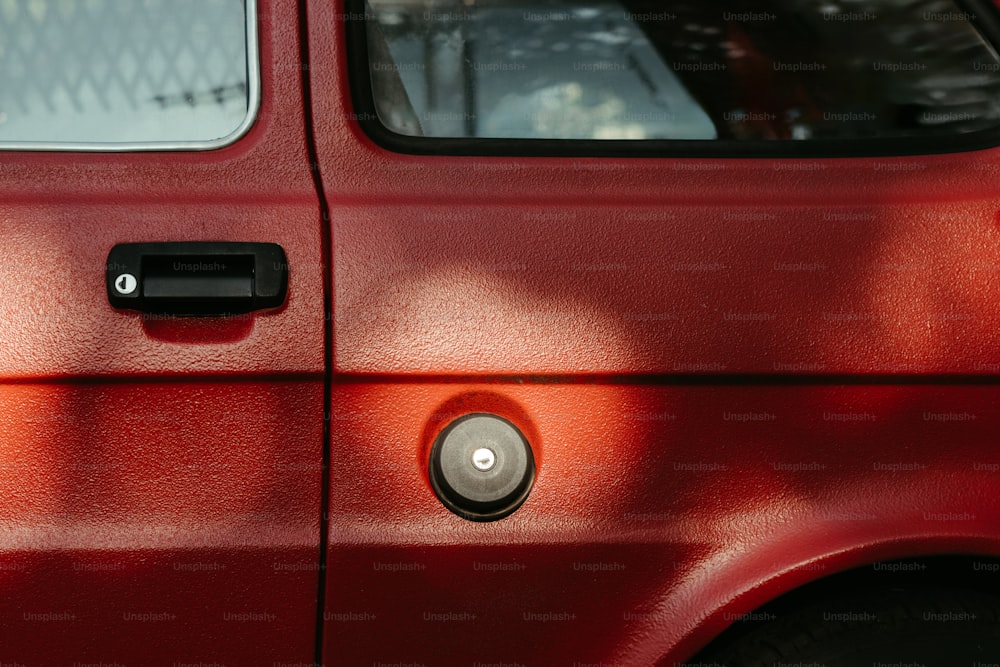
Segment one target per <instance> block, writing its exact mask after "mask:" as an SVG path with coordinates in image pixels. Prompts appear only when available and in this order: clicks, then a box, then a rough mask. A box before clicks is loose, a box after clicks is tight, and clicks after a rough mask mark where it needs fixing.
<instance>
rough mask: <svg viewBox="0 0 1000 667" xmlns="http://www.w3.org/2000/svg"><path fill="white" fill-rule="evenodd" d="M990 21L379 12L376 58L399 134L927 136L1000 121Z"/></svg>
mask: <svg viewBox="0 0 1000 667" xmlns="http://www.w3.org/2000/svg"><path fill="white" fill-rule="evenodd" d="M984 18H985V17H980V16H976V15H975V14H974V13H972V12H969V11H965V10H963V9H962V8H961V7H960V6H959V5H958V4H956V3H954V2H951V1H948V0H931V1H926V0H870V1H851V2H846V1H845V2H837V1H835V0H784V1H779V2H770V3H756V4H755V3H744V2H738V1H729V0H712V1H703V0H698V1H697V2H695V1H689V2H670V3H654V2H649V1H648V0H639V1H634V0H622V1H606V0H580V1H574V2H568V1H553V2H544V1H539V0H533V1H531V2H516V1H510V0H485V1H476V2H435V3H430V4H427V3H425V2H422V1H419V2H418V1H413V0H372V4H371V12H370V18H369V31H368V44H369V48H368V53H369V57H370V63H369V66H370V70H371V74H372V82H373V94H374V98H375V99H374V102H375V107H376V110H377V113H378V116H379V119H380V121H381V122H382V123H383V124H384V125H385V126H386V127H387V128H388V129H390V130H392V131H393V132H396V133H399V134H406V135H417V134H422V135H426V136H431V137H465V138H468V137H476V138H506V139H587V140H606V139H660V140H809V139H826V140H841V139H868V138H889V137H923V136H931V135H954V134H963V133H972V132H976V131H980V130H985V129H989V128H993V127H994V126H996V125H997V124H998V121H1000V60H998V58H997V54H996V52H995V50H994V49H993V47H992V46H990V44H989V43H988V42H987V41H986V39H984V37H983V36H982V34H981V31H980V26H981V24H982V23H983V19H984ZM382 40H384V48H379V47H378V46H377V45H375V44H376V42H379V41H382ZM386 72H390V73H391V74H392V76H393V77H398V81H399V82H400V83H401V85H402V89H403V91H404V92H405V95H401V94H400V91H399V90H398V89H394V88H393V86H392V85H390V83H389V82H390V78H389V77H387V76H385V73H386ZM406 106H408V107H409V109H411V110H412V113H402V112H401V111H400V108H401V107H406ZM404 111H405V109H404ZM400 118H408V119H411V122H400V120H399V119H400ZM412 119H415V120H416V121H417V123H418V124H415V123H413V122H412Z"/></svg>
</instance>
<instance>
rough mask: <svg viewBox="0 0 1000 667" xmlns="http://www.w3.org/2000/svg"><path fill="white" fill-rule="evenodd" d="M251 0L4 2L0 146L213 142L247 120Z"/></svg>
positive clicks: (0, 13) (0, 5)
mask: <svg viewBox="0 0 1000 667" xmlns="http://www.w3.org/2000/svg"><path fill="white" fill-rule="evenodd" d="M254 11H255V6H254V3H253V1H252V0H250V1H249V2H244V1H243V0H0V146H3V147H7V148H15V149H24V148H61V147H65V148H81V149H86V148H108V149H126V148H143V147H145V148H211V147H214V146H217V145H222V144H225V143H227V142H228V141H230V140H233V139H234V138H235V137H237V136H239V134H241V133H242V131H243V130H245V129H246V127H248V126H249V124H250V123H251V122H252V120H253V114H254V113H255V111H256V105H257V96H258V88H259V87H258V84H257V62H256V37H255V29H256V25H255V20H253V19H252V16H253V14H254Z"/></svg>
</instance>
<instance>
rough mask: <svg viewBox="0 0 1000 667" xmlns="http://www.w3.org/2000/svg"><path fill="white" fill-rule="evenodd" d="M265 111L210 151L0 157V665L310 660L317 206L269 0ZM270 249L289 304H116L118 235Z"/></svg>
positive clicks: (318, 435)
mask: <svg viewBox="0 0 1000 667" xmlns="http://www.w3.org/2000/svg"><path fill="white" fill-rule="evenodd" d="M260 4H261V7H260V17H261V21H260V41H261V64H262V83H263V100H264V101H263V107H262V110H261V113H260V116H259V119H258V121H257V123H256V125H255V126H254V127H253V129H252V130H251V131H250V133H249V135H248V136H246V137H245V138H244V139H242V140H241V141H240V142H238V143H237V144H235V145H234V146H232V147H229V148H225V149H222V150H219V151H213V152H203V153H190V152H189V153H183V152H182V153H147V154H137V153H124V154H86V153H33V154H31V153H16V152H7V153H4V154H3V155H2V156H0V248H3V251H4V258H3V260H2V261H0V284H2V285H3V292H4V295H3V299H2V300H0V381H2V384H0V435H2V438H0V580H2V581H3V595H2V596H0V662H2V663H4V664H10V663H17V664H22V665H30V666H31V667H35V666H37V665H70V664H73V663H74V662H76V663H80V664H86V663H100V664H121V665H173V664H181V663H198V662H201V663H204V664H212V663H219V664H230V665H255V664H261V665H265V664H266V665H271V664H273V663H275V662H288V663H296V662H311V661H312V658H313V654H314V641H315V619H316V604H317V600H316V590H317V585H318V580H317V576H318V575H317V572H318V545H319V541H318V540H319V535H320V517H321V513H320V497H321V494H320V488H321V474H322V473H321V464H322V431H323V405H322V397H323V370H324V367H323V317H322V313H323V294H322V269H321V258H322V245H321V240H320V239H321V226H320V225H321V220H320V214H319V206H318V202H317V201H316V195H315V191H314V188H313V184H312V179H311V176H310V172H309V159H308V156H307V142H306V136H305V121H304V117H303V110H302V86H301V67H300V65H299V60H300V58H299V41H298V34H297V30H298V25H297V17H296V3H295V2H293V1H291V0H274V1H273V2H271V1H269V0H263V1H262V2H261V3H260ZM194 240H227V241H228V240H232V241H266V242H273V243H279V244H281V245H282V246H283V247H284V248H285V250H286V252H287V254H288V258H289V263H290V264H291V266H292V269H291V278H290V285H289V298H288V302H287V304H286V305H285V307H284V308H282V309H280V310H278V311H275V312H269V313H262V314H257V315H254V316H252V317H247V318H229V319H219V320H208V319H201V320H186V321H181V322H178V321H173V322H170V321H164V320H158V319H148V318H146V319H144V318H142V317H141V316H140V315H139V314H137V313H132V312H124V311H115V310H114V309H112V308H111V307H110V306H109V305H108V300H107V295H106V293H105V278H104V272H105V269H104V263H105V260H106V258H107V254H108V251H109V250H110V249H111V247H112V246H113V245H114V244H115V243H124V242H132V241H194Z"/></svg>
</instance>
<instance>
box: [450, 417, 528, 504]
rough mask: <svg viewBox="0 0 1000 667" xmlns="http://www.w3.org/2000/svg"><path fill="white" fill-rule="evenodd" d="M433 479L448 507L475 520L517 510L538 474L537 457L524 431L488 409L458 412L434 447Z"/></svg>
mask: <svg viewBox="0 0 1000 667" xmlns="http://www.w3.org/2000/svg"><path fill="white" fill-rule="evenodd" d="M430 478H431V485H432V486H433V487H434V492H435V493H437V495H438V498H440V499H441V502H442V503H444V505H445V507H447V508H448V509H450V510H451V511H452V512H454V513H455V514H458V515H459V516H461V517H463V518H466V519H471V520H473V521H492V520H494V519H500V518H502V517H505V516H507V515H508V514H510V513H511V512H513V511H514V510H516V509H517V508H518V507H519V506H520V505H521V503H523V502H524V501H525V499H526V498H527V497H528V493H529V491H531V484H532V482H533V481H534V479H535V459H534V455H533V454H532V451H531V446H530V445H529V444H528V441H527V440H526V439H525V437H524V435H522V434H521V432H520V431H519V430H518V429H517V427H516V426H514V425H513V424H511V423H510V422H509V421H507V420H506V419H503V418H502V417H498V416H496V415H491V414H487V413H475V414H469V415H465V416H463V417H459V418H458V419H456V420H455V421H453V422H452V423H450V424H448V426H446V427H445V428H444V430H443V431H441V434H440V435H439V436H438V438H437V440H436V441H435V442H434V446H433V447H432V448H431V459H430Z"/></svg>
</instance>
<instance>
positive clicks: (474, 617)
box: [309, 2, 1000, 667]
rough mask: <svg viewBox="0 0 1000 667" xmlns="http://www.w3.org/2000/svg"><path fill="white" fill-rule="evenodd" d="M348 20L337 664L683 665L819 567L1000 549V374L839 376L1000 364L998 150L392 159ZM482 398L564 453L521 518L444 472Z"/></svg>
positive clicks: (325, 104)
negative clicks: (440, 433)
mask: <svg viewBox="0 0 1000 667" xmlns="http://www.w3.org/2000/svg"><path fill="white" fill-rule="evenodd" d="M342 10H343V6H342V4H341V3H339V2H318V3H310V4H309V12H310V14H309V26H310V48H311V53H312V56H311V61H312V62H311V66H310V67H311V69H310V72H311V75H312V77H313V92H314V99H313V104H314V109H313V111H314V116H315V120H316V123H317V141H318V147H319V157H320V170H321V173H322V175H323V179H324V184H325V187H326V194H327V197H328V200H329V204H330V209H331V222H332V225H333V243H334V248H333V250H334V289H335V295H334V297H335V298H334V309H335V320H334V322H335V358H334V382H335V391H334V395H333V405H332V409H333V412H334V415H335V420H334V422H333V442H332V452H331V460H332V469H331V496H330V503H331V508H332V510H331V511H332V514H331V524H330V536H329V540H330V541H329V548H330V556H329V558H330V560H329V570H328V590H327V613H328V616H327V625H326V634H325V644H326V650H327V652H326V659H327V661H328V662H329V663H330V664H338V665H340V664H343V665H352V664H372V663H373V662H374V663H376V664H377V663H378V662H379V661H381V662H383V663H388V664H394V663H401V664H410V663H413V664H422V665H435V666H440V665H468V664H474V663H476V662H479V663H482V664H497V663H502V664H518V665H529V666H536V665H544V666H545V667H552V666H556V665H572V664H574V663H578V664H587V663H597V662H599V661H603V663H602V664H609V665H610V664H621V665H630V666H631V665H639V666H644V665H651V664H664V665H672V664H673V663H674V661H679V660H684V659H687V658H688V657H690V656H691V655H692V654H693V653H694V652H695V651H696V650H697V649H698V648H699V647H700V646H702V645H704V644H705V643H706V642H707V641H709V640H710V639H711V638H712V637H713V636H714V635H715V634H716V633H717V632H719V631H721V630H722V629H723V628H724V627H726V626H727V625H728V624H729V623H731V621H732V619H733V617H734V615H737V614H739V613H744V612H746V611H749V610H751V609H753V608H755V607H756V606H757V605H759V604H762V603H764V602H766V601H768V600H770V599H772V598H773V597H775V596H777V595H779V594H781V593H782V592H784V591H786V590H788V589H790V588H792V587H794V586H796V585H798V584H802V583H804V582H807V581H809V580H811V579H816V578H819V577H822V576H825V575H827V574H832V573H834V572H836V571H839V570H842V569H845V568H849V567H852V566H858V565H864V564H868V563H871V562H872V561H874V560H876V559H882V558H893V557H904V556H911V555H915V554H929V553H985V554H998V553H1000V549H998V546H1000V542H998V538H1000V531H998V528H997V527H998V526H1000V523H998V519H1000V506H998V504H997V501H996V498H997V491H998V490H1000V478H998V477H997V475H996V474H995V473H992V472H989V470H991V469H992V468H983V467H979V468H977V467H975V466H976V464H977V462H990V463H995V456H994V454H993V453H992V447H993V445H994V444H995V432H996V426H997V425H996V423H995V422H996V420H997V416H996V403H997V391H996V389H995V387H994V386H991V385H989V384H980V385H963V384H962V383H959V384H955V385H946V384H942V385H934V384H912V385H903V384H894V381H893V380H892V379H891V378H883V380H884V382H883V383H882V384H878V385H865V384H858V383H853V384H852V383H850V382H846V380H848V379H849V378H845V377H844V376H855V377H857V376H863V375H872V374H879V375H886V376H909V375H917V374H924V375H933V374H948V375H952V376H959V375H995V374H996V373H997V372H998V371H1000V345H998V343H1000V340H998V333H997V331H998V324H1000V310H998V308H1000V272H998V270H997V269H998V267H1000V263H998V260H997V252H998V249H1000V229H998V223H997V221H998V219H1000V218H998V213H1000V207H998V203H997V199H996V187H995V186H996V183H995V181H996V178H995V175H996V173H997V172H998V171H1000V152H998V151H996V150H988V151H981V152H977V153H971V154H962V155H939V156H930V157H907V158H866V159H860V158H858V159H826V160H735V159H726V160H712V159H683V160H681V159H666V158H665V159H637V160H627V159H583V158H562V159H555V158H502V157H495V158H475V157H447V156H433V155H430V156H407V155H399V154H393V153H390V152H388V151H386V150H383V149H381V148H379V147H377V146H376V145H374V144H373V143H372V141H371V140H370V139H368V138H367V137H366V136H364V134H363V133H362V131H361V130H360V128H359V126H358V125H357V123H356V122H355V121H354V117H353V116H352V113H353V109H352V107H351V103H350V99H349V91H348V83H347V80H346V77H345V72H346V70H347V67H346V65H345V58H346V50H345V48H344V43H345V35H344V24H343V21H342V16H341V15H340V12H342ZM746 373H753V374H757V378H756V382H758V386H752V385H746V386H743V385H741V382H745V380H740V379H739V378H738V377H737V376H738V375H739V374H746ZM719 374H721V375H724V376H726V377H724V378H720V379H718V381H717V383H716V384H712V383H708V384H702V385H699V384H697V383H695V384H691V383H690V382H687V379H688V378H689V377H690V376H704V375H719ZM763 375H836V376H839V377H837V378H831V379H829V380H828V382H827V383H824V382H823V381H817V382H815V383H814V384H811V385H810V384H803V385H796V384H788V383H785V384H780V383H779V384H776V385H773V384H768V383H767V382H764V381H763V380H764V379H763V378H762V376H763ZM702 382H704V379H703V380H702ZM470 393H471V394H473V396H472V397H469V396H468V394H470ZM466 408H468V410H469V411H472V410H473V409H475V410H487V411H488V410H490V409H492V410H494V411H496V412H498V413H499V414H501V415H503V416H506V417H508V418H510V419H512V420H513V421H514V422H515V423H518V424H519V425H520V426H521V427H522V428H523V429H525V431H526V433H528V432H530V433H529V439H530V440H531V441H532V444H533V445H534V446H535V447H536V451H537V452H538V453H539V473H538V478H537V480H536V483H535V486H534V489H533V492H532V495H531V496H530V497H529V499H528V501H527V502H526V503H525V505H524V506H523V507H522V508H521V509H520V510H518V511H517V512H515V513H514V514H513V515H512V516H511V517H509V518H507V519H505V520H503V521H500V522H497V523H495V524H474V523H469V522H465V521H463V520H461V519H459V518H457V517H455V516H454V515H452V514H451V513H450V512H448V511H447V510H445V509H444V508H443V507H442V506H441V505H440V503H438V502H437V500H436V499H435V497H434V495H433V492H432V491H431V489H430V487H429V484H428V482H427V479H426V470H425V456H426V451H427V447H428V446H429V442H430V439H431V438H432V437H433V433H435V432H436V430H437V429H440V428H441V427H443V426H444V424H445V423H446V421H447V419H448V418H450V417H452V416H457V414H460V413H462V412H463V411H465V409H466ZM925 413H926V414H928V415H931V416H930V417H925V416H924V415H925ZM949 413H954V414H970V415H975V417H976V418H975V419H970V420H967V421H941V419H939V418H938V417H936V416H934V415H944V414H949ZM727 414H735V415H765V417H763V418H761V419H759V420H758V419H757V418H756V417H752V416H749V417H744V416H739V417H735V418H731V419H730V418H726V417H725V415H727ZM827 414H831V415H849V416H847V417H843V416H833V417H829V418H828V417H825V415H827ZM858 415H860V416H858ZM532 434H533V435H532ZM898 464H903V465H911V464H915V465H916V466H918V467H916V468H915V469H913V470H906V469H905V468H900V467H899V465H898ZM966 514H968V515H970V517H971V518H967V519H963V520H940V519H937V518H935V517H941V516H945V517H954V516H956V515H958V516H963V515H966ZM602 564H603V565H606V566H607V567H609V568H611V569H610V570H609V569H605V570H601V569H600V568H601V567H602V566H603V565H602ZM503 567H507V568H508V569H507V570H502V569H500V568H503ZM490 568H494V569H495V571H491V570H490ZM588 568H589V569H588ZM526 614H527V616H526ZM535 614H540V615H541V616H535ZM545 614H556V615H557V616H555V617H552V616H548V617H547V616H545ZM560 614H570V615H573V616H572V618H567V617H563V616H558V615H560ZM543 619H548V620H543Z"/></svg>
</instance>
